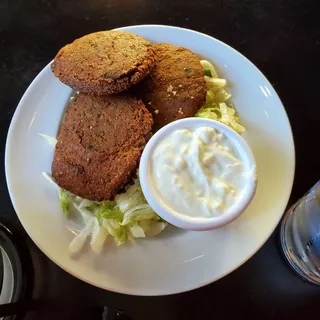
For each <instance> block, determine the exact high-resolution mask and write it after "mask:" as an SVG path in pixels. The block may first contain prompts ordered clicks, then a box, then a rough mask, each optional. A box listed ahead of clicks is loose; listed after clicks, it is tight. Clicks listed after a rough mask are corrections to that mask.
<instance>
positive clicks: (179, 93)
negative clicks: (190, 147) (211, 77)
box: [137, 43, 207, 130]
mask: <svg viewBox="0 0 320 320" xmlns="http://www.w3.org/2000/svg"><path fill="white" fill-rule="evenodd" d="M154 49H155V51H156V54H157V56H158V59H157V62H156V65H155V67H154V68H153V69H152V71H151V72H150V74H149V76H148V77H146V78H145V79H144V80H143V81H142V82H141V83H140V84H139V85H138V86H137V92H138V94H139V95H140V96H141V98H142V100H143V101H144V103H145V104H146V105H147V107H148V109H149V110H150V112H152V116H153V120H154V129H155V130H157V129H160V128H161V127H162V126H164V125H165V124H167V123H169V122H172V121H174V120H178V119H181V118H186V117H191V116H193V115H194V114H195V113H196V112H197V110H198V109H199V108H200V107H201V106H202V105H203V104H204V102H205V100H206V92H207V87H206V82H205V79H204V73H203V69H202V67H201V64H200V61H199V58H198V57H197V56H196V55H195V54H194V53H193V52H192V51H190V50H189V49H187V48H184V47H178V46H175V45H172V44H165V43H159V44H155V45H154Z"/></svg>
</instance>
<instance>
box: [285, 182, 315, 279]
mask: <svg viewBox="0 0 320 320" xmlns="http://www.w3.org/2000/svg"><path fill="white" fill-rule="evenodd" d="M280 239H281V245H282V249H283V251H284V254H285V256H286V258H287V260H288V262H289V263H290V265H291V267H292V268H293V269H294V270H295V271H296V272H297V273H298V274H299V275H300V276H301V277H302V278H303V279H305V280H308V281H310V282H312V283H314V284H317V285H320V181H318V182H317V183H316V184H315V185H314V186H313V187H312V188H311V189H310V191H308V192H307V193H306V194H305V195H304V196H303V197H302V198H301V199H300V200H298V202H297V203H295V204H294V205H293V206H292V207H291V208H290V209H289V210H288V211H287V212H286V214H285V216H284V219H283V221H282V225H281V230H280Z"/></svg>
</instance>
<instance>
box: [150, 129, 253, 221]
mask: <svg viewBox="0 0 320 320" xmlns="http://www.w3.org/2000/svg"><path fill="white" fill-rule="evenodd" d="M150 174H151V181H152V183H153V186H154V189H155V191H156V193H157V194H158V196H159V198H160V199H161V201H162V202H163V203H164V204H165V205H166V206H168V207H170V208H171V209H173V210H175V211H176V212H178V213H180V214H183V215H186V216H189V217H208V218H211V217H219V216H221V215H223V214H224V213H226V212H228V210H229V209H230V208H231V207H232V206H233V205H234V204H235V203H236V202H237V201H239V199H241V197H243V190H245V189H246V188H245V186H246V185H247V183H248V181H249V180H250V179H249V178H250V177H249V175H250V172H246V170H245V166H244V163H243V159H242V158H241V155H240V153H239V151H238V150H237V148H236V146H235V145H234V144H233V143H232V141H230V139H229V138H228V137H227V136H226V135H224V134H223V133H222V132H219V131H218V130H217V129H214V128H211V127H204V126H202V127H195V128H184V129H176V130H174V131H172V132H170V133H168V134H167V135H166V136H165V137H164V138H163V139H161V140H160V141H159V142H158V143H157V144H156V146H155V148H154V150H153V152H152V156H151V163H150Z"/></svg>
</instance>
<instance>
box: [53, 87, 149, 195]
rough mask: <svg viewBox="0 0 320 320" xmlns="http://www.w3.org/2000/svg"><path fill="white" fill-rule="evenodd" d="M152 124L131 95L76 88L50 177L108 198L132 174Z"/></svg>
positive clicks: (78, 191)
mask: <svg viewBox="0 0 320 320" xmlns="http://www.w3.org/2000/svg"><path fill="white" fill-rule="evenodd" d="M151 128H152V116H151V114H150V113H149V111H148V110H147V108H146V107H145V106H144V104H143V103H142V101H141V100H138V99H137V98H135V97H133V96H130V95H128V94H121V95H117V96H91V95H86V94H83V93H79V94H78V95H77V96H76V97H75V98H74V99H73V100H72V101H71V102H70V104H69V106H68V108H67V111H66V114H65V117H64V120H63V122H62V124H61V128H60V131H59V134H58V143H57V145H56V149H55V154H54V159H53V163H52V175H53V178H54V179H55V180H56V182H57V184H58V185H59V186H60V187H62V188H64V189H66V190H68V191H70V192H72V193H74V194H76V195H78V196H80V197H83V198H86V199H90V200H95V201H101V200H110V199H112V198H113V197H114V196H115V195H116V194H117V193H118V192H119V191H120V190H121V189H122V188H123V187H124V186H125V185H126V184H127V183H128V182H129V181H130V179H131V178H132V176H133V175H134V174H135V172H136V169H137V168H138V165H139V160H140V156H141V153H142V150H143V148H144V146H145V144H146V142H147V140H148V138H149V137H150V131H151Z"/></svg>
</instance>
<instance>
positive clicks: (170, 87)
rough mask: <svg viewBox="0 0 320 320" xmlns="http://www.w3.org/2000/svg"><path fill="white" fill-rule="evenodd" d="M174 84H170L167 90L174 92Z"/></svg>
mask: <svg viewBox="0 0 320 320" xmlns="http://www.w3.org/2000/svg"><path fill="white" fill-rule="evenodd" d="M172 90H173V86H172V85H171V84H170V86H169V87H168V88H167V92H172Z"/></svg>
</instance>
